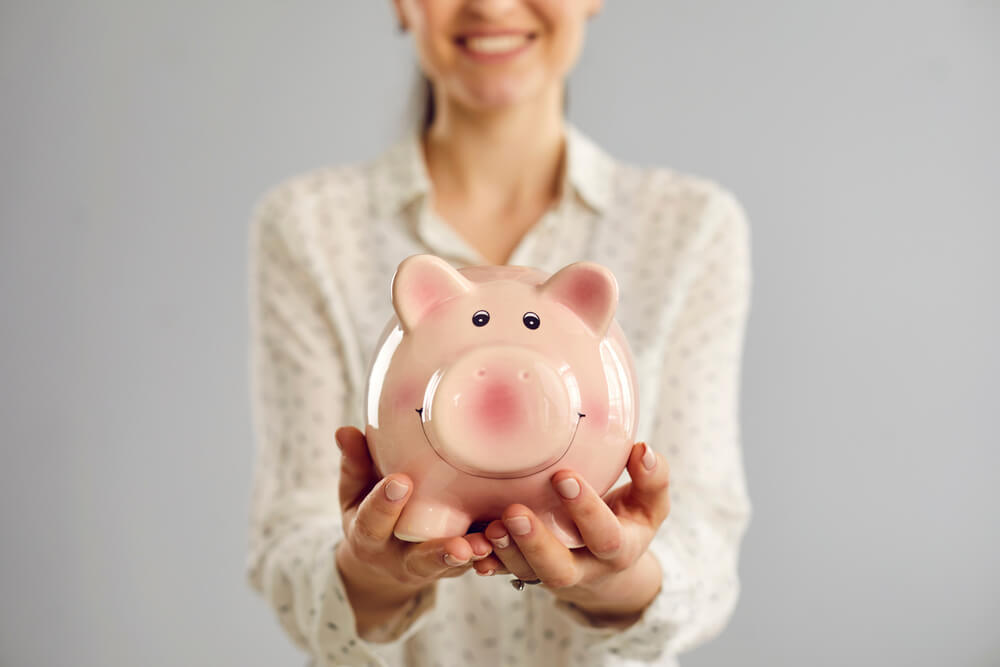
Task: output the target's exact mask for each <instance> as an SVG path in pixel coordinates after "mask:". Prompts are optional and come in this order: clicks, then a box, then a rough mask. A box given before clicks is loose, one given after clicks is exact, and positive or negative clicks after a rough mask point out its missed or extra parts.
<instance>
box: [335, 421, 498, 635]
mask: <svg viewBox="0 0 1000 667" xmlns="http://www.w3.org/2000/svg"><path fill="white" fill-rule="evenodd" d="M336 439H337V444H338V445H339V446H340V451H341V454H342V456H341V467H340V508H341V511H342V512H343V517H344V534H345V539H344V540H343V541H341V542H340V543H339V544H338V545H337V550H336V563H337V567H338V569H339V570H340V575H341V578H342V579H343V580H344V584H345V587H346V589H347V596H348V598H349V600H350V603H351V607H352V608H353V609H354V615H355V619H356V621H357V632H358V635H359V636H361V637H365V638H367V636H368V635H369V634H370V632H371V631H372V630H373V629H375V628H378V627H380V626H382V625H384V624H386V623H387V622H389V621H391V620H392V619H394V618H395V617H397V615H398V614H400V613H401V612H403V611H405V609H406V608H407V605H408V604H410V603H411V602H412V601H413V599H414V598H415V596H416V595H417V594H418V593H420V592H421V591H423V590H424V589H426V588H428V587H429V586H431V585H432V584H433V583H434V582H435V581H437V580H438V579H440V578H441V577H454V576H458V575H460V574H462V573H464V572H465V571H466V570H468V569H469V566H470V563H471V562H472V561H474V560H477V559H481V558H485V557H486V556H488V555H489V553H490V551H491V547H490V544H489V542H488V541H487V540H486V539H485V538H484V537H483V535H482V533H476V534H470V535H466V536H459V537H449V538H442V539H437V540H430V541H428V542H422V543H417V544H414V543H410V542H403V541H401V540H399V539H397V538H396V537H394V536H393V529H394V528H395V526H396V521H397V519H399V515H400V513H401V512H402V511H403V507H405V506H406V502H407V500H408V499H409V498H410V496H411V495H412V490H413V482H412V481H411V480H410V478H409V477H407V476H406V475H389V476H387V477H385V478H383V479H381V480H380V479H379V478H378V475H377V473H376V471H375V467H374V465H373V464H372V460H371V456H370V455H369V453H368V443H367V441H366V440H365V436H364V434H363V433H361V431H359V430H358V429H356V428H354V427H351V426H346V427H343V428H340V429H338V430H337V433H336Z"/></svg>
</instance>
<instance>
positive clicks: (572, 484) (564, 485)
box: [556, 477, 580, 500]
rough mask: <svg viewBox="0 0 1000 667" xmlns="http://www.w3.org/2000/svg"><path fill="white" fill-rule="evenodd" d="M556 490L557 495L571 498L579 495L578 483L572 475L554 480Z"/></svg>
mask: <svg viewBox="0 0 1000 667" xmlns="http://www.w3.org/2000/svg"><path fill="white" fill-rule="evenodd" d="M556 491H558V492H559V495H560V496H562V497H563V498H566V499H567V500H572V499H573V498H576V497H577V496H578V495H580V483H579V482H577V481H576V480H575V479H573V478H572V477H567V478H566V479H564V480H562V481H560V482H556Z"/></svg>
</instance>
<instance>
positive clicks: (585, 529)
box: [552, 470, 624, 560]
mask: <svg viewBox="0 0 1000 667" xmlns="http://www.w3.org/2000/svg"><path fill="white" fill-rule="evenodd" d="M552 487H553V488H554V489H555V490H556V493H558V494H559V497H560V498H562V501H563V506H564V507H565V508H566V510H567V511H568V512H569V515H570V518H572V519H573V523H575V524H576V527H577V529H579V531H580V535H581V536H582V537H583V542H584V544H586V545H587V548H588V549H589V550H590V552H591V553H592V554H594V555H595V556H597V557H598V558H600V559H601V560H612V559H614V558H616V557H617V556H618V555H619V554H621V552H622V541H623V537H624V531H623V530H622V524H621V522H620V521H619V520H618V517H616V516H615V513H614V512H613V511H611V508H610V507H608V504H607V503H605V502H604V500H603V499H602V498H601V497H600V496H599V495H597V492H596V491H594V488H593V487H592V486H590V484H588V483H587V481H586V480H585V479H583V478H582V477H580V476H578V475H575V474H574V473H572V472H570V471H569V470H562V471H560V472H557V473H556V474H555V475H553V476H552Z"/></svg>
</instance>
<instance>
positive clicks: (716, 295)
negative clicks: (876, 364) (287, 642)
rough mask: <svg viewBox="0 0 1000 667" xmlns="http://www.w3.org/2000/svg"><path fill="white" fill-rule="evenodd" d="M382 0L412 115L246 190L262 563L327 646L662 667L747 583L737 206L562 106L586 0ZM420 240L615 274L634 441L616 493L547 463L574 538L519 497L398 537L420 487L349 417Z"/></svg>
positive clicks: (296, 615) (486, 259)
mask: <svg viewBox="0 0 1000 667" xmlns="http://www.w3.org/2000/svg"><path fill="white" fill-rule="evenodd" d="M394 7H395V11H396V15H397V17H398V19H399V22H400V27H401V29H403V30H406V31H409V32H411V33H412V34H413V37H414V41H415V44H416V47H417V52H418V55H419V59H420V63H421V68H422V70H423V71H424V73H425V75H426V77H427V79H428V80H429V82H430V84H431V97H430V99H429V102H430V106H429V108H428V113H427V115H426V117H425V123H424V126H423V127H422V128H420V131H418V132H414V133H413V134H412V136H409V137H407V138H405V139H404V140H403V141H400V142H399V143H397V144H396V145H394V146H393V147H392V148H391V149H390V150H388V151H387V152H386V153H384V154H383V155H382V156H380V157H379V158H378V159H377V160H375V161H373V162H371V163H369V164H363V165H347V166H342V167H336V168H327V169H320V170H316V171H313V172H310V173H307V174H304V175H301V176H298V177H296V178H293V179H290V180H289V181H287V182H285V183H283V184H282V185H280V186H278V187H276V188H275V189H273V190H272V191H271V192H269V193H268V194H267V195H266V196H265V197H264V198H263V199H262V201H261V203H260V204H259V206H258V208H257V210H256V215H255V222H254V226H253V242H252V246H251V251H252V265H251V266H252V275H251V277H252V279H253V285H254V288H253V294H252V304H251V305H252V326H253V384H254V387H253V391H254V398H255V417H256V424H255V426H256V429H257V433H258V438H259V447H258V459H257V468H256V479H255V494H254V506H253V529H252V540H251V549H250V556H249V563H248V569H249V575H250V579H251V582H252V583H253V585H254V586H255V587H256V588H257V589H258V590H259V591H261V592H262V593H263V594H264V595H265V596H266V597H267V598H268V600H269V601H270V602H271V604H272V605H273V606H274V608H275V610H276V612H277V615H278V618H279V619H280V621H281V623H282V625H283V626H284V628H285V629H286V630H287V631H288V633H289V634H290V635H291V636H292V637H293V638H294V639H295V641H297V642H298V643H299V644H300V645H301V646H302V647H303V648H305V649H306V650H307V651H309V652H310V653H311V655H312V656H313V659H314V661H315V662H316V664H324V665H326V664H347V665H356V664H389V665H402V664H408V665H437V664H441V665H468V664H505V665H506V664H509V665H529V664H547V665H555V664H560V665H569V664H574V665H577V664H594V665H613V664H633V663H634V662H635V661H640V662H656V663H657V664H674V657H673V656H675V655H676V654H677V653H678V652H680V651H682V650H685V649H688V648H690V647H692V646H694V645H695V644H697V643H699V642H701V641H703V640H705V639H706V638H708V637H710V636H712V635H714V634H716V633H717V632H718V631H719V630H720V629H721V628H722V626H723V625H724V624H725V622H726V620H727V619H728V617H729V615H730V613H731V611H732V609H733V607H734V605H735V601H736V597H737V590H738V584H737V577H736V563H737V555H738V547H739V543H740V540H741V538H742V535H743V532H744V530H745V527H746V523H747V520H748V516H749V503H748V499H747V495H746V491H745V484H744V476H743V470H742V462H741V454H740V444H739V428H738V385H739V366H740V356H741V351H742V350H741V348H742V339H743V330H744V325H745V319H746V316H747V311H748V306H749V286H750V276H749V270H750V265H749V247H748V245H749V244H748V233H747V222H746V217H745V215H744V212H743V209H742V208H741V206H740V205H739V203H738V202H737V201H736V200H735V198H734V197H733V196H732V195H731V194H730V193H729V192H728V191H727V190H725V189H723V188H722V187H720V186H719V185H717V184H715V183H714V182H712V181H710V180H707V179H703V178H699V177H696V176H692V175H687V174H682V173H678V172H674V171H671V170H666V169H651V168H646V169H643V168H638V167H634V166H630V165H626V164H622V163H620V162H618V161H616V160H614V159H613V158H611V157H610V156H609V155H607V154H606V153H605V152H604V151H602V150H601V149H600V148H598V147H597V146H596V145H594V144H593V143H592V142H591V141H590V140H589V139H588V138H587V137H585V136H584V135H583V134H582V133H581V132H580V131H578V130H577V129H576V128H575V127H573V126H572V125H570V124H569V123H568V122H567V121H566V119H565V118H564V117H563V112H562V110H563V100H564V96H565V80H566V77H567V74H568V73H569V71H570V69H571V67H572V66H573V64H574V63H575V62H576V60H577V57H578V54H579V52H580V49H581V47H582V43H583V34H584V27H585V24H586V22H587V20H588V19H589V18H590V17H592V16H594V15H595V14H596V13H597V12H598V11H599V10H600V8H601V2H600V0H578V1H575V2H570V1H566V0H395V4H394ZM418 252H430V253H434V254H437V255H439V256H441V257H444V258H446V259H448V260H449V261H451V262H452V263H453V264H454V265H456V266H464V265H470V264H487V263H497V264H502V263H509V264H516V265H528V266H537V267H540V268H543V269H546V270H548V271H555V270H557V269H558V268H560V267H562V266H564V265H565V264H568V263H570V262H572V261H576V260H580V259H590V260H594V261H598V262H600V263H602V264H604V265H605V266H608V267H609V268H611V269H612V271H613V272H614V273H615V275H616V277H617V278H618V281H619V286H620V290H621V302H620V306H619V310H618V313H617V319H618V321H619V323H620V324H621V325H622V327H623V329H624V330H625V333H626V335H627V336H628V337H629V340H630V342H631V345H632V348H633V353H634V355H635V359H636V365H637V372H638V374H639V377H638V382H639V392H640V397H641V400H642V409H641V410H640V414H641V417H640V424H639V438H640V440H648V445H647V444H645V443H643V442H639V443H637V444H636V445H635V446H634V447H633V449H632V453H631V456H630V458H629V461H628V468H627V472H628V476H627V478H626V477H623V480H622V481H623V482H628V483H627V484H625V485H623V486H621V487H620V488H619V489H618V490H616V491H614V492H612V494H610V495H609V496H607V497H605V498H604V499H601V498H599V497H598V496H597V495H596V494H595V493H594V491H593V489H591V488H590V487H589V486H588V485H587V484H586V482H584V481H583V480H582V479H579V478H577V477H576V476H575V474H574V473H573V471H570V470H561V471H558V472H556V473H555V474H554V475H553V477H552V484H553V487H554V488H555V490H556V491H557V492H559V493H560V494H561V495H562V497H563V498H564V499H565V503H566V507H567V509H568V510H569V512H570V514H571V515H572V516H573V517H574V520H575V521H576V523H577V525H578V527H579V528H580V530H581V533H582V534H583V536H584V539H585V541H586V542H587V548H585V549H579V550H574V551H570V550H567V549H566V548H565V547H563V546H562V545H561V543H559V542H558V541H557V540H555V539H554V537H553V536H552V535H551V534H550V533H548V531H547V529H546V528H545V527H544V526H542V525H541V524H540V523H539V522H538V521H537V518H536V517H535V516H534V515H533V514H532V513H531V511H530V510H528V508H527V507H525V506H523V505H519V504H512V505H511V506H510V507H508V508H507V510H506V511H505V512H504V513H503V516H502V517H500V518H498V520H496V521H493V522H492V523H490V524H489V525H488V526H487V527H486V529H485V530H484V531H483V532H482V533H475V534H469V535H466V536H457V537H453V538H448V539H441V540H433V541H430V542H426V543H422V544H407V543H403V542H400V541H399V540H396V539H395V538H394V537H392V531H393V525H394V523H395V520H396V518H397V517H398V516H399V514H400V512H401V510H402V508H403V507H404V506H405V504H406V502H407V499H408V498H409V497H410V496H411V494H412V490H413V482H412V480H410V479H409V478H407V477H406V476H405V475H401V474H395V475H390V476H388V477H386V478H384V479H378V478H377V476H376V474H375V472H374V471H373V469H372V464H371V460H370V458H369V456H368V452H367V447H366V443H365V440H364V436H363V435H362V433H361V432H360V431H358V430H357V429H356V428H354V427H350V426H343V425H344V424H363V423H364V422H363V415H362V413H361V405H362V398H361V396H362V392H363V391H364V381H365V377H366V372H367V365H368V362H369V360H370V355H371V354H372V352H373V350H372V346H373V345H374V343H375V341H376V340H377V337H378V334H379V332H380V330H381V328H382V327H383V325H384V324H385V322H386V321H387V320H388V318H389V317H390V315H391V314H392V311H391V306H390V304H389V302H388V299H387V289H388V285H389V282H390V280H391V277H392V274H393V271H394V269H395V267H396V265H397V264H398V263H399V262H400V261H401V260H402V259H403V258H405V257H407V256H409V255H412V254H415V253H418ZM338 427H339V428H338ZM334 431H336V440H337V444H338V446H339V448H340V452H339V454H340V456H337V453H335V452H333V451H331V450H332V448H331V447H330V445H331V444H332V443H331V442H330V439H331V434H332V433H334ZM667 461H669V466H670V473H669V474H668V465H667ZM668 478H669V487H668ZM335 489H336V490H337V491H335ZM668 514H669V519H668V520H666V521H665V519H666V517H667V515H668ZM470 570H474V572H475V574H478V575H481V576H474V575H473V572H470ZM507 574H510V575H513V576H514V577H517V579H519V580H520V581H521V582H534V581H540V584H541V585H538V586H526V587H525V586H523V585H520V586H518V587H517V588H519V589H521V590H517V589H515V588H514V587H511V586H510V585H508V584H507V583H506V580H507V579H508V577H499V578H498V577H497V575H507ZM515 583H519V582H515Z"/></svg>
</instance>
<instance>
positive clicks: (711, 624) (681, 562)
mask: <svg viewBox="0 0 1000 667" xmlns="http://www.w3.org/2000/svg"><path fill="white" fill-rule="evenodd" d="M706 220H708V223H707V227H706V228H705V230H704V231H705V234H704V237H703V238H704V243H702V244H700V246H699V247H698V248H696V250H695V254H694V256H693V257H694V264H693V265H691V270H690V272H689V276H690V277H689V280H690V283H689V286H688V288H687V289H686V290H685V291H684V294H686V301H685V302H684V304H683V306H682V308H681V311H680V314H679V316H678V318H677V320H676V325H675V326H674V327H673V329H672V330H671V331H672V333H671V335H670V338H669V340H668V341H667V346H666V352H665V358H664V365H663V371H662V376H661V389H660V394H659V397H658V398H657V401H656V405H655V406H650V408H652V409H655V410H656V411H657V413H656V414H657V417H656V420H655V422H654V426H653V436H652V439H651V441H650V442H649V444H650V445H651V446H653V447H654V448H656V449H657V450H658V451H659V452H660V453H661V454H662V455H663V456H664V458H665V459H666V460H667V462H668V464H669V465H670V479H671V484H670V499H671V510H670V516H669V517H668V518H667V520H666V521H665V522H664V523H663V525H662V526H661V528H660V530H659V531H658V533H657V535H656V536H655V537H654V539H653V541H652V543H651V544H650V551H651V552H652V554H653V555H654V556H655V557H656V558H657V560H658V561H659V563H660V565H661V567H662V570H663V579H662V583H661V589H660V592H659V594H658V595H657V597H656V598H655V599H654V601H653V602H652V603H651V604H650V606H649V607H647V608H646V610H645V611H644V612H643V614H642V616H641V617H640V619H639V620H638V621H636V622H635V623H634V624H632V625H631V626H629V627H627V628H625V629H621V628H614V627H604V628H601V627H595V626H594V625H593V624H591V622H590V621H589V619H588V617H587V616H586V615H585V614H583V613H581V612H580V610H578V609H575V608H574V607H572V605H569V604H566V603H562V602H560V603H557V604H558V606H559V607H560V608H561V609H562V610H563V611H565V612H566V613H568V614H569V615H570V616H571V617H572V618H573V619H574V620H575V621H576V622H577V627H578V628H579V631H580V632H581V633H582V634H583V635H584V636H585V638H586V639H585V642H586V643H587V644H589V646H590V648H591V650H595V651H606V652H608V653H610V654H611V656H609V657H611V661H610V662H609V663H607V664H615V659H614V656H619V657H621V658H627V659H633V660H650V661H651V660H655V659H657V658H660V657H662V656H663V655H664V654H666V655H676V654H677V653H680V652H682V651H686V650H689V649H691V648H693V647H695V646H696V645H698V644H700V643H703V642H705V641H707V640H708V639H710V638H712V637H714V636H715V635H717V634H718V633H719V632H720V631H721V630H722V628H723V627H724V626H725V625H726V623H727V622H728V620H729V617H730V615H731V614H732V611H733V609H734V607H735V605H736V600H737V597H738V592H739V582H738V578H737V561H738V555H739V546H740V542H741V540H742V537H743V534H744V532H745V530H746V526H747V523H748V521H749V517H750V502H749V499H748V496H747V492H746V482H745V474H744V471H743V462H742V453H741V445H740V439H741V437H740V427H739V386H740V375H741V373H740V369H741V356H742V347H743V338H744V330H745V325H746V320H747V316H748V312H749V305H750V304H749V301H750V287H751V284H750V283H751V276H750V247H749V229H748V223H747V219H746V215H745V212H744V210H743V208H742V206H741V205H740V204H739V202H738V201H737V200H736V199H735V198H734V197H733V196H732V195H731V194H730V193H729V192H727V191H725V190H722V191H721V195H719V196H716V197H715V198H714V199H713V201H712V203H711V204H710V207H709V209H708V212H707V214H706ZM650 408H646V409H650Z"/></svg>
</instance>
